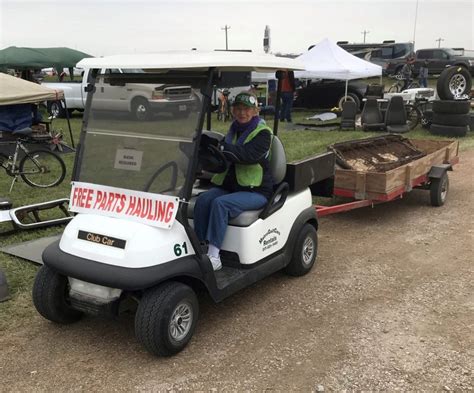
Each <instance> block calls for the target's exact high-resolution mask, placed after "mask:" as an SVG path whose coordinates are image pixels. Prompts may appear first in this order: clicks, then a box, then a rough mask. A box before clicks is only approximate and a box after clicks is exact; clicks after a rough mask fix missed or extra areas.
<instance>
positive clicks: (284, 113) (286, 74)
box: [280, 71, 295, 123]
mask: <svg viewBox="0 0 474 393" xmlns="http://www.w3.org/2000/svg"><path fill="white" fill-rule="evenodd" d="M294 93H295V73H294V72H293V71H283V79H282V81H281V108H280V121H285V120H286V121H287V122H288V123H291V121H292V120H291V109H292V108H293V99H294Z"/></svg>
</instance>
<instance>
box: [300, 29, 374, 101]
mask: <svg viewBox="0 0 474 393" xmlns="http://www.w3.org/2000/svg"><path fill="white" fill-rule="evenodd" d="M297 59H298V60H300V61H301V62H302V63H303V64H304V65H305V71H296V72H295V78H300V79H312V78H320V79H338V80H345V81H346V89H345V94H344V95H345V96H346V98H347V86H348V84H349V80H351V79H360V78H369V77H371V76H380V77H382V67H380V66H379V65H377V64H373V63H370V62H368V61H365V60H362V59H360V58H358V57H356V56H354V55H351V54H350V53H349V52H347V51H345V50H344V49H342V48H341V47H340V46H338V45H337V44H335V43H334V42H332V41H330V40H329V39H328V38H325V39H324V40H322V41H321V42H320V43H318V44H316V45H315V46H313V47H312V48H311V49H310V50H309V51H308V52H306V53H303V54H302V55H300V56H298V57H297Z"/></svg>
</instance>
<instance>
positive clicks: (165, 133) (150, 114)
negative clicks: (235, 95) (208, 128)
mask: <svg viewBox="0 0 474 393" xmlns="http://www.w3.org/2000/svg"><path fill="white" fill-rule="evenodd" d="M133 71H134V72H131V73H127V70H123V73H122V74H120V77H117V76H116V75H117V74H115V75H114V73H113V70H111V72H105V73H101V74H99V75H98V77H97V79H96V84H95V92H94V94H93V97H92V103H91V109H90V113H89V117H88V124H87V128H86V130H85V131H86V132H85V137H84V140H83V150H82V158H81V160H80V162H79V166H80V170H79V176H78V179H77V180H79V181H81V182H88V183H95V184H101V185H106V186H113V187H120V188H126V189H131V190H137V191H148V192H152V193H162V194H163V193H165V194H167V195H174V196H181V194H180V191H181V190H182V187H183V185H184V183H185V179H186V172H187V170H188V163H189V160H190V159H192V153H193V134H194V133H195V131H196V127H197V124H198V118H199V114H200V111H201V105H202V95H201V92H200V87H199V86H198V81H199V82H200V83H201V84H202V79H201V80H199V79H195V80H194V79H192V78H189V76H188V77H186V78H184V77H183V79H182V80H180V79H179V77H173V78H172V79H170V78H169V76H168V77H167V76H166V75H164V74H159V73H155V74H152V73H149V72H147V73H146V75H144V73H140V72H138V73H137V72H136V70H133ZM134 75H135V76H134ZM143 76H146V77H143Z"/></svg>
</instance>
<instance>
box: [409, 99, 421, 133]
mask: <svg viewBox="0 0 474 393" xmlns="http://www.w3.org/2000/svg"><path fill="white" fill-rule="evenodd" d="M405 111H406V113H407V125H408V129H409V130H413V129H415V127H416V126H417V125H418V124H420V121H421V112H420V110H419V109H418V108H417V107H416V106H414V105H411V104H406V105H405Z"/></svg>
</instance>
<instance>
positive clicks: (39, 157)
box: [0, 137, 66, 192]
mask: <svg viewBox="0 0 474 393" xmlns="http://www.w3.org/2000/svg"><path fill="white" fill-rule="evenodd" d="M27 143H28V144H32V143H41V142H39V141H35V140H34V139H33V138H29V137H18V138H17V139H16V141H8V142H2V143H0V145H3V146H6V145H13V144H15V150H14V153H13V155H11V156H7V155H6V154H3V153H0V167H2V168H3V169H4V170H5V172H6V173H7V175H8V176H11V177H13V181H12V184H11V186H10V192H11V191H12V189H13V185H14V184H15V181H16V180H17V178H18V176H20V177H21V178H22V179H23V181H24V182H25V183H26V184H28V185H29V186H31V187H38V188H49V187H55V186H57V185H59V184H61V182H62V181H63V180H64V177H65V176H66V165H65V164H64V161H63V159H62V158H61V157H60V156H58V155H57V154H55V153H53V152H52V151H48V150H42V149H35V150H31V151H30V150H29V149H28V148H27V147H26V144H27ZM21 154H23V157H22V158H21V159H20V155H21ZM18 161H19V163H18V165H17V162H18Z"/></svg>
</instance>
